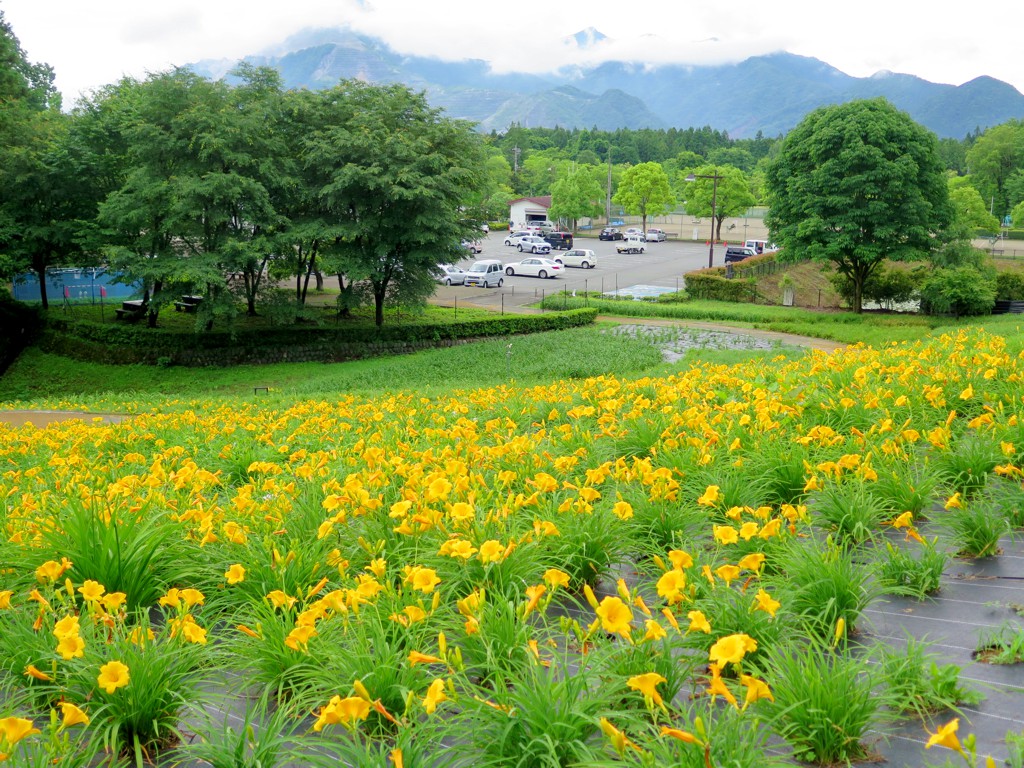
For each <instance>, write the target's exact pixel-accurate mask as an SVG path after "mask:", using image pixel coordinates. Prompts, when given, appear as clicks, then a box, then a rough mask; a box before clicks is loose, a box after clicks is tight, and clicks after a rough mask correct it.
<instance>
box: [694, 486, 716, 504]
mask: <svg viewBox="0 0 1024 768" xmlns="http://www.w3.org/2000/svg"><path fill="white" fill-rule="evenodd" d="M721 496H722V495H721V494H720V493H719V488H718V486H717V485H709V486H708V487H707V488H706V489H705V491H704V494H703V495H702V496H701V497H700V498H699V499H697V503H698V504H700V505H701V506H702V507H713V506H715V504H716V503H717V502H718V500H719V499H720V498H721Z"/></svg>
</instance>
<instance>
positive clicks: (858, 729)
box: [767, 642, 881, 765]
mask: <svg viewBox="0 0 1024 768" xmlns="http://www.w3.org/2000/svg"><path fill="white" fill-rule="evenodd" d="M767 669H769V670H770V671H771V679H772V680H773V683H774V684H773V685H772V692H773V693H774V695H775V701H774V702H773V703H772V707H771V709H772V711H773V712H774V714H775V717H774V722H773V725H774V729H775V732H776V733H777V734H778V735H779V736H781V737H782V738H783V739H785V740H786V741H787V742H789V744H790V745H791V746H792V747H793V751H794V754H795V757H796V758H797V759H798V760H801V761H806V762H815V763H819V764H823V765H832V764H838V763H847V764H849V762H850V761H851V760H857V759H858V758H862V757H865V756H866V755H867V748H866V746H865V744H864V739H865V737H866V736H867V735H868V733H869V731H870V729H871V728H872V726H874V725H875V724H876V719H877V715H878V709H879V706H880V703H881V702H880V700H879V697H877V696H876V695H875V693H874V690H873V689H874V685H875V682H876V676H877V673H876V672H875V668H873V667H868V666H866V665H865V664H864V660H863V659H861V658H859V657H856V656H853V655H851V654H849V653H848V652H843V651H840V652H834V651H833V650H831V649H830V648H828V647H826V646H825V645H824V644H822V643H821V642H812V643H810V644H809V645H807V646H804V647H800V646H797V645H790V646H785V645H778V646H775V647H773V648H771V649H769V650H768V663H767Z"/></svg>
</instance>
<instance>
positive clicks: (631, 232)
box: [626, 227, 644, 237]
mask: <svg viewBox="0 0 1024 768" xmlns="http://www.w3.org/2000/svg"><path fill="white" fill-rule="evenodd" d="M643 236H644V231H643V230H642V229H640V228H639V227H630V228H629V229H627V230H626V237H643Z"/></svg>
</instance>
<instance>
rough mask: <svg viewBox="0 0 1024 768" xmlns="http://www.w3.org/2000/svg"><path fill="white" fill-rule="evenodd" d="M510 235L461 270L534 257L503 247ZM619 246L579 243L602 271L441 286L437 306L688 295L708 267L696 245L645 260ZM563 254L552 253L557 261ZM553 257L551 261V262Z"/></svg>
mask: <svg viewBox="0 0 1024 768" xmlns="http://www.w3.org/2000/svg"><path fill="white" fill-rule="evenodd" d="M506 236H507V233H506V232H492V233H490V234H489V235H487V236H486V237H485V238H484V239H483V240H482V241H481V243H482V244H483V253H481V254H479V255H477V256H475V257H471V258H467V259H464V260H463V261H461V262H459V266H461V267H462V268H463V269H468V268H469V266H470V265H471V264H472V263H473V262H474V261H478V260H480V259H500V260H501V261H502V262H503V263H505V264H509V263H512V262H516V261H519V260H521V259H523V258H526V257H528V256H529V255H530V254H528V253H522V254H521V253H519V251H517V250H516V249H515V248H512V247H510V246H506V245H504V244H503V241H504V239H505V237H506ZM617 244H618V243H616V242H614V241H601V240H598V239H597V237H596V236H595V237H592V238H591V237H577V238H576V243H575V246H576V247H577V248H588V249H590V250H592V251H594V253H595V254H596V255H597V266H596V267H594V268H593V269H578V268H574V267H567V268H566V270H565V273H564V274H563V275H562V276H560V277H558V278H549V279H547V280H541V279H539V278H536V277H518V276H513V277H508V276H506V277H505V285H504V286H503V287H502V288H478V287H475V286H470V287H466V286H462V285H453V286H450V287H448V286H443V285H439V286H438V288H437V292H436V293H435V295H434V299H435V301H438V302H440V303H447V302H448V301H452V302H454V301H455V300H456V299H457V300H458V301H466V302H469V303H473V304H478V305H483V306H495V307H496V306H505V307H514V306H522V305H523V304H529V303H532V302H535V301H539V300H540V299H541V298H542V295H543V294H545V293H548V294H550V293H556V292H559V291H562V290H568V291H600V292H602V293H605V292H610V291H616V290H618V291H622V290H623V289H626V288H630V287H633V286H653V287H656V288H661V289H667V290H673V291H676V290H682V288H683V274H684V273H686V272H690V271H692V270H694V269H698V268H700V267H705V266H707V263H708V246H707V245H706V244H705V243H700V242H690V241H684V242H679V241H672V240H669V241H666V242H664V243H648V244H647V248H646V250H645V251H644V253H642V254H626V253H624V254H618V253H616V252H615V246H616V245H617ZM557 253H558V252H557V251H552V254H551V256H554V255H556V254H557ZM551 256H549V258H551ZM724 258H725V246H723V245H716V246H715V266H721V265H722V264H723V259H724Z"/></svg>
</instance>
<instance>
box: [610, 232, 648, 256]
mask: <svg viewBox="0 0 1024 768" xmlns="http://www.w3.org/2000/svg"><path fill="white" fill-rule="evenodd" d="M646 244H647V241H646V240H644V239H643V238H642V237H636V236H635V235H634V236H633V237H627V238H626V239H625V240H623V241H622V242H621V243H619V244H618V245H617V246H615V250H616V251H618V252H619V253H643V252H644V246H645V245H646Z"/></svg>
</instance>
